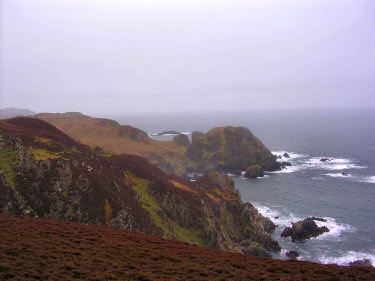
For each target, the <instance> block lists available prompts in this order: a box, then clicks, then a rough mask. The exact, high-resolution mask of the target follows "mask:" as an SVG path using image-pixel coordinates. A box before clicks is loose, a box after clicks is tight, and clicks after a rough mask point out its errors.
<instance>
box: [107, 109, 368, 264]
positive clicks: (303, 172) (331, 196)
mask: <svg viewBox="0 0 375 281" xmlns="http://www.w3.org/2000/svg"><path fill="white" fill-rule="evenodd" d="M102 117H104V116H102ZM105 117H107V118H113V119H115V120H117V121H119V122H120V123H121V124H130V125H132V126H135V127H138V128H140V129H143V130H145V131H146V132H147V133H149V134H151V133H156V132H160V131H163V130H167V129H174V130H177V131H180V132H192V131H194V130H199V131H203V132H206V131H208V130H209V129H210V128H212V127H215V126H225V125H232V126H245V127H247V128H249V129H250V130H252V132H253V133H254V134H255V135H256V136H257V137H259V138H260V139H261V141H262V142H263V143H264V144H265V145H266V146H267V147H268V148H269V149H270V150H271V151H273V152H274V153H277V154H283V153H284V152H288V153H289V154H290V156H291V158H290V159H283V160H284V161H290V162H291V163H292V164H293V166H292V167H289V168H288V169H287V170H283V171H281V172H276V173H267V174H266V176H265V177H264V178H258V179H255V180H254V179H253V180H252V179H244V178H242V177H233V179H234V181H235V183H236V187H237V188H238V189H239V190H240V192H241V195H242V199H243V200H244V201H249V202H252V203H253V204H254V205H255V206H256V207H257V208H258V209H259V211H260V212H261V213H262V214H264V215H265V216H268V217H270V218H271V220H272V221H274V223H275V224H277V225H278V226H279V227H278V228H277V229H276V231H275V232H274V234H273V237H274V238H275V239H276V240H278V241H279V243H280V245H281V246H282V247H283V248H284V250H283V251H282V252H281V253H280V254H276V255H275V257H276V258H285V253H286V251H287V250H288V251H289V250H296V251H297V252H299V253H300V255H301V256H300V259H302V260H310V261H315V262H320V263H337V264H343V265H345V264H348V262H350V261H354V260H357V259H363V258H369V259H371V260H372V262H373V263H375V234H374V233H375V222H374V213H375V180H374V179H375V130H374V129H373V128H374V127H375V126H374V125H375V112H374V111H373V110H370V109H369V110H364V109H361V110H355V109H350V110H349V109H348V110H343V109H341V110H328V109H327V110H307V111H306V110H304V111H302V110H300V111H299V110H295V111H252V112H245V111H243V112H241V111H237V112H205V113H202V112H201V113H196V112H195V113H194V112H190V113H179V114H158V115H156V114H152V115H151V114H150V115H147V114H145V115H114V116H105ZM171 138H172V136H163V137H158V139H162V140H167V139H171ZM321 158H330V159H331V161H329V162H322V161H320V159H321ZM342 173H346V174H347V176H344V175H343V174H342ZM309 216H318V217H324V218H326V219H327V223H325V225H326V226H327V227H328V228H329V229H330V232H328V233H326V234H323V235H321V236H319V237H317V238H313V239H311V240H308V241H306V242H305V243H292V242H291V240H290V239H286V238H281V237H280V234H281V232H282V230H283V229H284V228H285V227H286V226H288V225H290V224H291V222H296V221H298V220H300V219H303V218H305V217H309Z"/></svg>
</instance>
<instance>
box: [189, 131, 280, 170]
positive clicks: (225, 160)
mask: <svg viewBox="0 0 375 281" xmlns="http://www.w3.org/2000/svg"><path fill="white" fill-rule="evenodd" d="M186 156H187V157H188V158H189V159H191V160H192V161H193V162H194V163H196V169H197V170H198V171H203V172H211V171H225V172H236V171H239V170H240V171H243V170H245V169H246V168H247V167H248V166H252V165H259V166H260V167H261V168H262V169H263V170H268V169H269V168H270V167H272V166H273V165H274V164H275V163H276V160H275V157H274V156H273V155H272V153H271V152H270V151H269V150H268V149H267V148H266V147H265V146H264V145H263V143H262V142H261V141H260V140H259V139H258V138H256V137H255V136H254V135H253V134H252V133H251V132H250V131H249V130H248V129H246V128H244V127H218V128H214V129H212V130H210V131H209V132H208V133H207V134H203V133H200V132H193V134H192V143H191V145H190V146H189V147H188V149H187V151H186Z"/></svg>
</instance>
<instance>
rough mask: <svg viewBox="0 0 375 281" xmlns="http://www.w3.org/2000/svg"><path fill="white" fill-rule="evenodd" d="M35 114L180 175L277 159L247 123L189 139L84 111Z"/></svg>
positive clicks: (73, 134)
mask: <svg viewBox="0 0 375 281" xmlns="http://www.w3.org/2000/svg"><path fill="white" fill-rule="evenodd" d="M36 117H37V118H40V119H42V120H45V121H47V122H49V123H51V124H53V125H54V126H56V127H57V128H58V129H60V130H61V131H63V132H64V133H66V134H68V135H69V136H71V137H72V138H73V139H75V140H77V141H79V142H81V143H84V144H87V145H89V146H92V147H95V146H99V147H102V148H103V149H104V150H105V151H109V152H112V153H118V154H120V153H128V154H134V155H138V156H142V157H144V158H145V159H147V160H148V161H149V162H150V163H152V164H154V165H156V166H158V167H159V168H160V169H162V170H163V171H164V172H166V173H173V174H175V175H178V176H185V177H186V176H187V175H188V174H189V173H192V172H197V173H202V172H205V173H208V172H212V171H223V172H231V173H239V172H241V171H244V170H246V168H247V167H248V166H252V165H260V166H261V168H262V169H264V170H268V169H271V168H274V166H275V163H276V159H275V157H274V156H273V155H272V154H271V152H270V151H269V150H268V149H267V148H266V147H265V146H264V145H263V143H262V142H261V141H260V140H259V139H258V138H256V137H255V136H254V135H253V134H252V133H251V132H250V131H249V130H248V129H246V128H243V127H218V128H214V129H212V130H211V131H209V132H208V133H207V134H204V133H201V132H194V133H193V138H192V143H190V141H189V139H188V138H187V137H186V136H185V135H182V134H180V135H177V136H176V137H175V138H174V139H173V140H172V141H157V140H153V139H151V138H149V137H148V136H147V134H146V133H145V132H144V131H142V130H140V129H137V128H133V127H131V126H128V125H126V126H121V125H120V124H118V123H117V122H116V121H113V120H109V119H102V118H93V117H89V116H86V115H82V114H80V113H63V114H59V113H42V114H37V115H36Z"/></svg>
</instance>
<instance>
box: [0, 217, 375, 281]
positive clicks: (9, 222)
mask: <svg viewBox="0 0 375 281" xmlns="http://www.w3.org/2000/svg"><path fill="white" fill-rule="evenodd" d="M0 241H1V243H0V279H1V280H8V279H11V280H35V279H38V280H78V279H84V280H375V269H374V268H372V267H344V266H337V265H321V264H316V263H311V262H301V261H282V260H273V259H262V258H256V257H251V256H246V255H242V254H233V253H228V252H225V251H220V250H215V249H210V248H204V247H198V246H195V245H190V244H187V243H183V242H177V241H174V240H166V239H162V238H157V237H153V236H149V235H145V234H140V233H136V232H130V231H123V230H119V229H114V228H107V227H102V226H84V225H80V224H75V223H69V222H63V221H55V220H50V219H45V218H28V217H18V216H10V215H6V214H1V215H0Z"/></svg>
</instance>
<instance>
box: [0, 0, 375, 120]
mask: <svg viewBox="0 0 375 281" xmlns="http://www.w3.org/2000/svg"><path fill="white" fill-rule="evenodd" d="M374 15H375V3H374V2H373V1H345V2H343V1H304V2H302V3H301V1H295V0H294V1H285V2H283V3H280V2H278V1H251V2H242V1H239V2H236V3H231V2H227V1H215V2H214V1H208V2H205V3H203V4H202V3H199V2H198V1H182V2H174V1H161V2H158V3H153V2H151V1H125V2H122V1H105V2H101V1H74V2H72V1H64V2H56V1H42V0H40V1H37V0H30V1H27V2H24V1H10V0H4V1H2V2H1V27H0V29H1V41H0V58H1V65H0V108H6V107H15V108H26V109H30V110H33V111H36V112H69V111H70V112H71V111H78V112H82V113H84V114H95V113H102V114H106V113H116V114H118V113H143V112H149V113H167V112H189V111H198V112H202V111H238V110H240V111H248V110H250V111H254V110H298V109H314V108H338V109H340V108H342V109H344V108H351V107H355V108H358V107H359V108H373V107H375V98H374V97H375V81H374V79H373V76H374V73H375V54H374V52H373V50H374V49H375V29H374V26H375V17H374Z"/></svg>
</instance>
